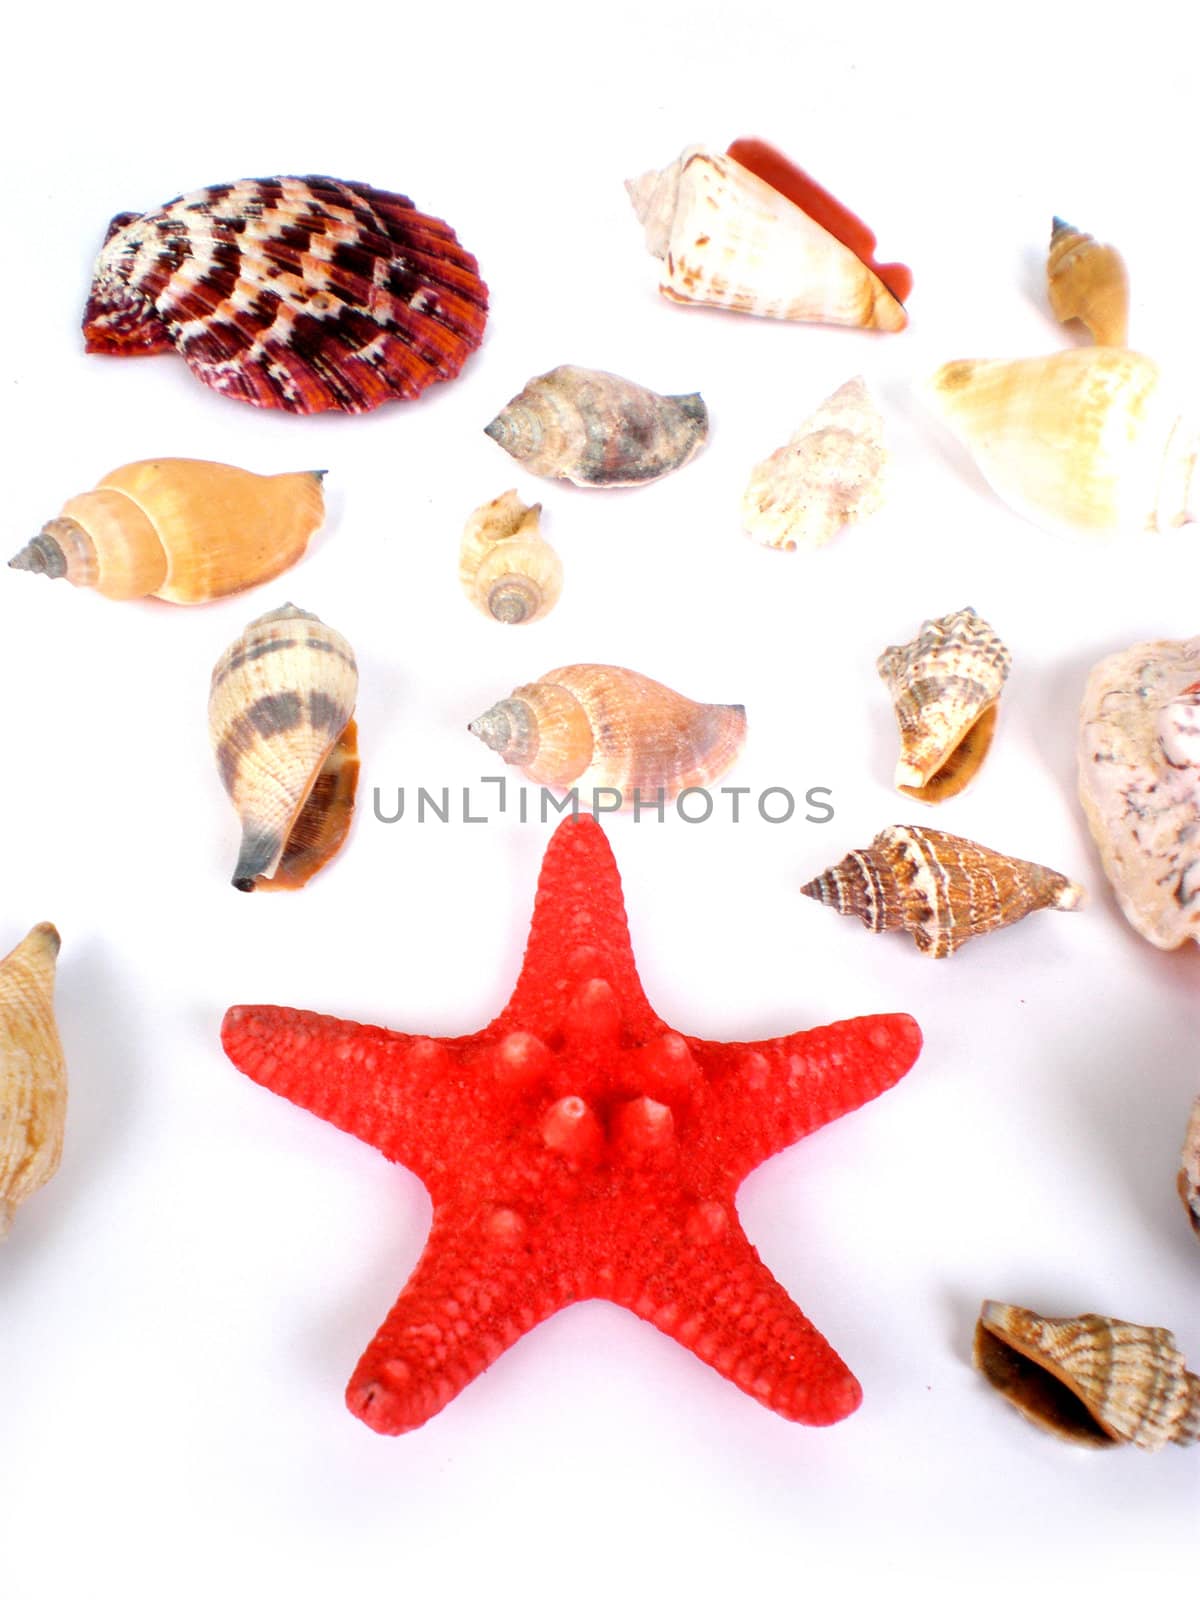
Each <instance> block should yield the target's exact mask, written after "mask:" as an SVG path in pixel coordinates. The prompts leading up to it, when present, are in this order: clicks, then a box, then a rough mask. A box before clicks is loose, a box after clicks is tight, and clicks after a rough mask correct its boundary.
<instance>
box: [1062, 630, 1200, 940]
mask: <svg viewBox="0 0 1200 1600" xmlns="http://www.w3.org/2000/svg"><path fill="white" fill-rule="evenodd" d="M1079 799H1080V802H1081V803H1082V805H1083V810H1084V814H1085V816H1086V817H1087V822H1088V827H1089V828H1090V829H1091V833H1092V838H1093V839H1094V840H1095V841H1096V847H1097V849H1098V850H1099V851H1100V860H1101V863H1102V864H1103V867H1104V871H1105V874H1106V875H1107V877H1108V881H1109V882H1110V883H1111V884H1112V887H1113V892H1114V894H1115V895H1116V897H1117V904H1118V905H1119V906H1120V908H1121V910H1122V911H1123V912H1124V913H1125V916H1126V917H1127V918H1128V919H1129V921H1130V923H1131V924H1132V925H1133V927H1134V928H1136V929H1137V931H1138V932H1139V933H1140V934H1141V935H1142V937H1143V938H1144V939H1148V940H1149V941H1150V943H1151V944H1153V945H1157V946H1158V948H1159V949H1160V950H1174V949H1176V948H1177V947H1178V946H1179V945H1181V944H1183V943H1184V942H1185V941H1186V940H1188V939H1196V940H1198V941H1200V637H1197V638H1194V639H1183V640H1179V641H1175V640H1169V639H1159V640H1154V641H1151V642H1150V643H1147V644H1136V645H1133V646H1131V647H1130V648H1129V649H1128V650H1122V651H1120V652H1119V653H1118V654H1116V655H1111V656H1106V657H1105V659H1104V660H1103V661H1101V662H1099V663H1098V665H1097V666H1095V667H1093V669H1092V671H1091V673H1090V674H1089V676H1088V681H1087V687H1086V688H1085V690H1084V695H1083V709H1082V711H1081V714H1080V732H1079Z"/></svg>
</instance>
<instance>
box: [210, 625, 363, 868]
mask: <svg viewBox="0 0 1200 1600" xmlns="http://www.w3.org/2000/svg"><path fill="white" fill-rule="evenodd" d="M357 694H358V669H357V666H356V664H355V660H354V652H353V650H352V649H351V648H350V646H349V645H348V644H347V642H346V640H345V639H343V638H342V636H341V634H340V633H336V632H335V631H334V629H332V628H330V627H327V626H326V625H325V623H323V622H321V621H320V619H319V618H317V617H315V616H313V615H312V613H311V612H308V611H300V610H298V609H297V608H296V607H295V606H292V605H285V606H281V607H280V608H279V609H278V610H277V611H271V612H268V613H267V615H266V616H263V617H259V618H258V620H257V621H256V622H252V623H251V624H250V626H249V627H248V628H247V629H246V630H245V632H244V633H243V634H242V635H241V637H240V638H239V639H237V640H236V641H235V642H234V643H233V644H232V645H231V646H230V647H229V649H228V650H226V652H225V654H224V655H223V656H222V657H221V659H220V660H219V661H218V662H217V665H216V667H215V668H214V669H213V678H212V692H211V695H210V697H209V706H208V712H209V733H210V736H211V738H212V745H213V750H214V752H215V753H216V757H217V766H218V768H219V769H220V773H221V780H222V782H223V783H224V785H225V788H226V790H227V791H228V793H229V796H230V798H231V799H232V801H233V804H234V808H235V809H236V811H237V813H238V816H239V817H240V819H241V823H242V848H241V854H240V855H239V857H238V863H237V867H236V869H235V871H234V875H233V883H234V886H235V887H236V888H238V889H254V888H271V887H286V888H296V887H299V886H300V884H301V883H304V882H306V881H307V879H308V878H309V877H311V876H312V874H313V872H315V871H316V870H317V868H318V867H319V866H321V865H322V864H323V862H324V861H325V860H327V859H328V857H329V856H330V855H332V854H333V852H334V851H335V850H336V849H337V848H338V847H339V846H340V844H341V843H342V840H343V839H344V838H345V835H346V832H347V830H348V828H349V821H350V813H351V811H352V809H353V803H354V788H355V782H356V779H357V772H358V758H357V743H356V730H355V727H354V723H353V720H352V718H353V714H354V702H355V698H356V696H357ZM271 880H274V881H271Z"/></svg>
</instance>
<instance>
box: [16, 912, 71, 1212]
mask: <svg viewBox="0 0 1200 1600" xmlns="http://www.w3.org/2000/svg"><path fill="white" fill-rule="evenodd" d="M60 942H61V941H60V940H59V937H58V930H57V929H56V928H55V927H54V926H53V924H51V923H49V922H39V923H38V925H37V927H36V928H34V929H33V930H32V931H31V932H30V933H28V934H27V935H26V936H25V938H24V939H23V940H22V941H21V943H20V944H19V945H18V946H17V947H16V949H15V950H13V951H12V952H11V953H10V954H9V955H8V956H6V957H5V959H4V961H2V962H0V1238H2V1237H3V1236H4V1234H5V1233H7V1231H8V1227H9V1223H10V1222H11V1221H12V1216H13V1213H14V1212H15V1211H16V1209H17V1207H18V1206H19V1205H21V1204H22V1202H23V1201H25V1200H27V1199H28V1198H29V1196H30V1195H31V1194H33V1192H34V1191H35V1190H36V1189H40V1188H41V1186H42V1185H43V1184H44V1183H46V1182H48V1181H49V1180H50V1179H51V1178H52V1177H53V1176H54V1174H55V1173H56V1172H57V1171H58V1163H59V1160H60V1159H61V1157H62V1143H63V1128H64V1126H65V1123H66V1116H67V1069H66V1063H65V1062H64V1060H63V1052H62V1045H61V1043H60V1042H59V1037H58V1026H57V1024H56V1022H55V1020H54V971H55V962H56V961H57V959H58V950H59V944H60Z"/></svg>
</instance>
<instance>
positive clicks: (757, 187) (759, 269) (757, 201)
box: [625, 145, 908, 332]
mask: <svg viewBox="0 0 1200 1600" xmlns="http://www.w3.org/2000/svg"><path fill="white" fill-rule="evenodd" d="M625 187H626V189H627V190H628V192H629V198H630V200H631V201H632V202H633V208H634V210H635V211H636V212H637V216H638V221H639V222H641V223H642V224H643V225H644V227H645V230H646V246H647V248H648V249H649V251H650V253H651V254H652V255H655V256H657V257H658V258H659V259H660V260H661V262H662V271H661V275H660V277H659V284H658V287H659V291H660V293H662V294H663V295H665V296H666V298H667V299H668V300H675V301H678V302H680V303H681V304H685V305H686V304H695V305H709V306H721V307H724V308H725V309H727V310H730V311H747V312H750V313H752V314H753V315H755V316H760V317H781V318H784V319H786V320H788V321H791V322H833V323H840V324H842V325H843V326H846V327H853V328H880V329H883V330H885V331H887V332H896V331H898V330H899V329H901V328H904V327H906V326H907V325H908V315H907V313H906V312H905V310H904V306H903V305H902V304H901V302H900V300H899V299H897V297H896V296H895V295H894V294H893V293H892V292H891V290H890V289H888V287H887V286H886V284H885V283H884V282H883V281H882V280H881V279H880V278H879V277H878V276H877V275H876V274H875V273H874V272H873V271H872V270H871V268H870V267H868V266H867V265H866V263H865V262H863V261H861V260H860V259H859V257H858V256H857V255H855V253H854V251H853V250H851V249H849V248H848V247H847V246H846V245H845V244H843V243H842V242H841V240H840V239H837V238H835V237H834V235H833V234H832V233H830V232H829V231H828V230H827V229H826V228H824V227H823V226H822V225H821V223H820V222H817V221H814V220H813V218H812V217H810V216H809V215H808V214H807V213H806V212H805V211H803V210H802V209H801V207H800V206H799V205H797V204H796V203H795V202H794V201H792V200H791V199H789V198H788V197H787V195H785V194H782V193H781V192H780V191H779V190H778V189H775V188H772V186H771V185H770V184H769V183H767V182H765V181H764V180H763V179H762V178H760V177H757V176H756V175H755V174H754V173H753V172H751V171H749V170H748V169H747V168H746V167H744V166H743V165H742V164H741V162H739V161H737V160H735V159H734V158H733V157H732V156H730V155H717V154H716V153H715V152H713V151H711V150H706V149H705V148H704V147H703V146H702V145H691V146H689V147H688V148H687V149H686V150H684V151H683V153H682V154H681V155H680V156H679V157H678V159H677V160H675V161H672V162H671V164H670V165H669V166H667V167H664V168H663V170H662V171H661V172H647V173H645V174H643V176H642V177H640V178H630V179H629V180H628V181H627V182H626V185H625ZM860 226H861V225H860Z"/></svg>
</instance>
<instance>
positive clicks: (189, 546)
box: [9, 458, 325, 605]
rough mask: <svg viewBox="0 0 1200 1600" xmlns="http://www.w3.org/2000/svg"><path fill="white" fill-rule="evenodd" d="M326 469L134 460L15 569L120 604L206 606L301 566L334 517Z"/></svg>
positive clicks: (84, 498) (17, 559)
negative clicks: (148, 601)
mask: <svg viewBox="0 0 1200 1600" xmlns="http://www.w3.org/2000/svg"><path fill="white" fill-rule="evenodd" d="M324 476H325V474H324V473H323V472H282V473H278V474H276V475H275V476H273V477H263V476H261V475H260V474H259V473H257V472H246V471H244V470H243V469H242V468H241V467H228V466H224V465H222V463H220V462H218V461H188V460H183V459H179V458H164V459H162V460H157V461H134V462H132V463H131V464H130V465H129V466H126V467H118V468H117V470H116V471H115V472H110V473H109V474H108V476H107V477H105V478H101V480H100V482H99V483H98V484H97V486H96V487H95V488H94V489H89V490H87V491H86V492H85V493H83V494H77V495H75V496H73V497H72V498H71V499H70V500H68V501H67V503H66V505H64V506H63V508H62V511H61V512H60V513H59V515H58V516H57V517H55V518H54V519H53V521H51V522H48V523H47V524H46V526H45V527H44V528H43V529H42V531H41V533H39V534H38V535H37V536H36V537H35V538H34V539H32V540H30V542H29V544H27V545H26V546H25V548H24V549H23V550H22V551H21V552H20V554H19V555H16V556H14V557H13V559H12V560H11V561H10V562H9V566H10V567H17V568H21V569H23V570H25V571H28V572H42V573H45V574H46V576H47V577H50V578H65V579H66V580H67V582H68V583H72V584H75V585H76V586H77V587H79V588H83V589H96V590H98V591H99V592H100V593H101V594H103V595H107V596H108V597H109V598H110V599H113V600H136V599H142V598H143V597H144V596H147V595H155V596H157V597H158V599H160V600H171V601H174V602H175V604H177V605H198V604H200V603H201V602H203V601H205V600H215V599H218V598H219V597H220V596H222V595H229V594H237V593H238V592H239V591H240V590H242V589H249V588H252V587H253V586H254V585H255V584H259V583H265V582H266V581H267V579H268V578H274V577H276V576H277V575H278V574H279V573H281V572H286V570H287V569H288V568H289V567H291V566H293V565H294V564H295V563H296V562H297V561H299V559H300V557H301V556H302V555H303V554H304V552H305V550H306V549H307V548H308V542H309V540H310V539H311V538H312V536H313V534H314V533H315V532H316V531H317V529H318V528H319V527H320V526H321V523H322V521H323V519H324V516H325V504H324V495H323V493H322V488H321V480H322V479H323V478H324Z"/></svg>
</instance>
